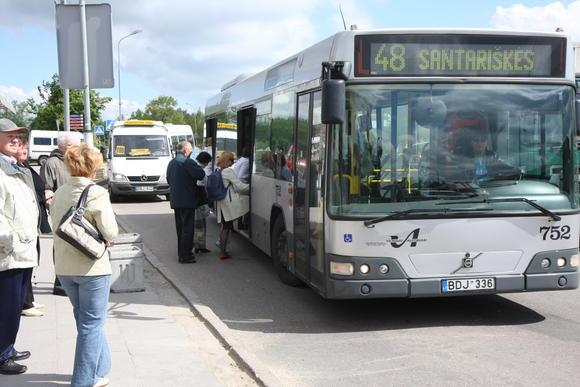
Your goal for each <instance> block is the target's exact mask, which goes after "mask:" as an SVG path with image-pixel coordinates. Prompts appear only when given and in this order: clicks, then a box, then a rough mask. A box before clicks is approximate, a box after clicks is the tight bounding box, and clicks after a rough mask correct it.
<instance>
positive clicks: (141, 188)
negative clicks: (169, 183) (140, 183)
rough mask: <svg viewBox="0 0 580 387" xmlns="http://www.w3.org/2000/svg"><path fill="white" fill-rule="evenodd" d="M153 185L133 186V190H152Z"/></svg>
mask: <svg viewBox="0 0 580 387" xmlns="http://www.w3.org/2000/svg"><path fill="white" fill-rule="evenodd" d="M153 188H154V187H150V186H144V187H135V192H140V191H153Z"/></svg>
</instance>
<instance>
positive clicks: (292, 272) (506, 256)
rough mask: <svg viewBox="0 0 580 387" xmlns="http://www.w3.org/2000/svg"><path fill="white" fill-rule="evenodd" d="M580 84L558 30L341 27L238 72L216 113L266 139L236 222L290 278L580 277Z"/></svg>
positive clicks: (376, 288)
mask: <svg viewBox="0 0 580 387" xmlns="http://www.w3.org/2000/svg"><path fill="white" fill-rule="evenodd" d="M575 89H576V83H575V77H574V58H573V54H572V44H571V42H570V41H569V39H568V38H567V37H566V35H564V34H561V33H539V32H537V33H536V32H516V31H499V30H373V31H356V30H354V31H343V32H339V33H337V34H335V35H333V36H331V37H329V38H327V39H325V40H323V41H321V42H319V43H317V44H315V45H313V46H312V47H309V48H307V49H305V50H303V51H301V52H299V53H297V54H296V55H293V56H291V57H289V58H287V59H285V60H283V61H281V62H279V63H277V64H275V65H273V66H272V67H269V68H267V69H265V70H264V71H262V72H259V73H257V74H255V75H253V76H251V77H248V78H246V79H242V80H240V81H239V82H230V83H228V84H227V86H224V87H223V88H222V90H221V92H220V93H219V94H217V95H215V96H214V97H212V98H211V99H209V100H208V101H207V103H206V128H207V130H208V131H209V133H215V131H216V130H217V128H218V127H219V126H220V125H224V124H229V125H235V127H236V130H237V149H238V151H239V150H241V149H242V147H244V146H248V147H249V148H250V149H251V150H252V154H251V160H250V163H251V168H250V171H251V179H250V184H251V189H250V212H249V215H248V216H246V218H247V219H245V221H244V224H243V225H244V227H239V229H238V232H239V233H240V234H241V235H243V236H244V237H245V238H247V239H248V240H249V241H251V242H252V243H253V244H254V245H256V246H257V247H258V248H260V249H261V250H262V251H264V252H265V253H266V254H268V255H270V256H271V257H272V260H273V264H274V267H275V270H276V272H277V274H278V276H279V277H280V279H281V280H282V281H283V282H284V283H286V284H289V285H293V286H298V285H300V284H303V283H305V284H307V285H308V286H310V287H311V288H313V289H314V290H315V291H316V292H318V293H319V294H320V295H321V296H323V297H325V298H329V299H357V298H385V297H446V296H457V295H463V296H466V295H480V294H499V293H510V292H528V291H545V290H565V289H575V288H577V287H578V264H579V259H580V258H579V254H578V237H579V214H580V208H579V203H578V192H577V175H576V160H575V159H576V156H575V155H576V134H577V119H576V102H575ZM288 171H289V173H288ZM284 172H285V173H284ZM240 224H241V222H240ZM236 227H238V226H236Z"/></svg>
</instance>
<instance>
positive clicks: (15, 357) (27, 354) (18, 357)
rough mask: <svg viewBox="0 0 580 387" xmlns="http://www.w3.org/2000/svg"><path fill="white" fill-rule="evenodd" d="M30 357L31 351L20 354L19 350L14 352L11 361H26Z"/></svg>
mask: <svg viewBox="0 0 580 387" xmlns="http://www.w3.org/2000/svg"><path fill="white" fill-rule="evenodd" d="M29 357H30V351H22V352H18V351H17V350H14V351H12V357H11V358H10V359H12V360H15V361H18V360H25V359H28V358H29Z"/></svg>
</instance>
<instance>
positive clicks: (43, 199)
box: [16, 139, 54, 317]
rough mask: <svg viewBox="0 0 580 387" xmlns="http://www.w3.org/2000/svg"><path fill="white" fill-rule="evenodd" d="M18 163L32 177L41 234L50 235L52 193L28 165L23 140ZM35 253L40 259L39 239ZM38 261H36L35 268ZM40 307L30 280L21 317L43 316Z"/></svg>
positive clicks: (25, 145) (26, 149)
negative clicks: (49, 218)
mask: <svg viewBox="0 0 580 387" xmlns="http://www.w3.org/2000/svg"><path fill="white" fill-rule="evenodd" d="M16 160H17V161H18V166H20V167H23V168H26V169H28V170H29V171H30V173H31V175H32V182H33V183H34V190H35V191H36V200H37V201H38V205H39V211H40V212H39V228H40V232H41V233H42V234H50V233H51V232H52V229H51V228H50V223H49V222H48V213H47V212H46V203H47V202H49V201H50V200H52V197H53V196H54V192H52V191H51V190H48V189H46V185H45V184H44V181H43V180H42V179H41V178H40V175H39V174H38V173H36V171H35V170H34V168H32V167H31V166H30V164H29V163H28V141H26V140H25V139H20V146H19V148H18V154H17V156H16ZM36 252H37V254H38V258H39V259H40V238H36ZM38 264H39V261H37V266H38ZM41 307H42V305H40V304H37V303H36V302H34V294H33V292H32V278H30V280H29V281H28V283H27V284H26V292H25V295H24V306H23V307H22V315H23V316H27V317H39V316H42V315H44V313H43V312H42V311H41V310H40V309H39V308H41Z"/></svg>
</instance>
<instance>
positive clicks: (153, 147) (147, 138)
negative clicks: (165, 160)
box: [113, 135, 169, 157]
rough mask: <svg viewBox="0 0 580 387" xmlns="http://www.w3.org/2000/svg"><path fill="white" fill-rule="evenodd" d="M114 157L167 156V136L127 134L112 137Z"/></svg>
mask: <svg viewBox="0 0 580 387" xmlns="http://www.w3.org/2000/svg"><path fill="white" fill-rule="evenodd" d="M113 150H114V155H115V157H152V156H153V157H159V156H169V146H168V143H167V137H166V136H163V135H127V136H114V137H113Z"/></svg>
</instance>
